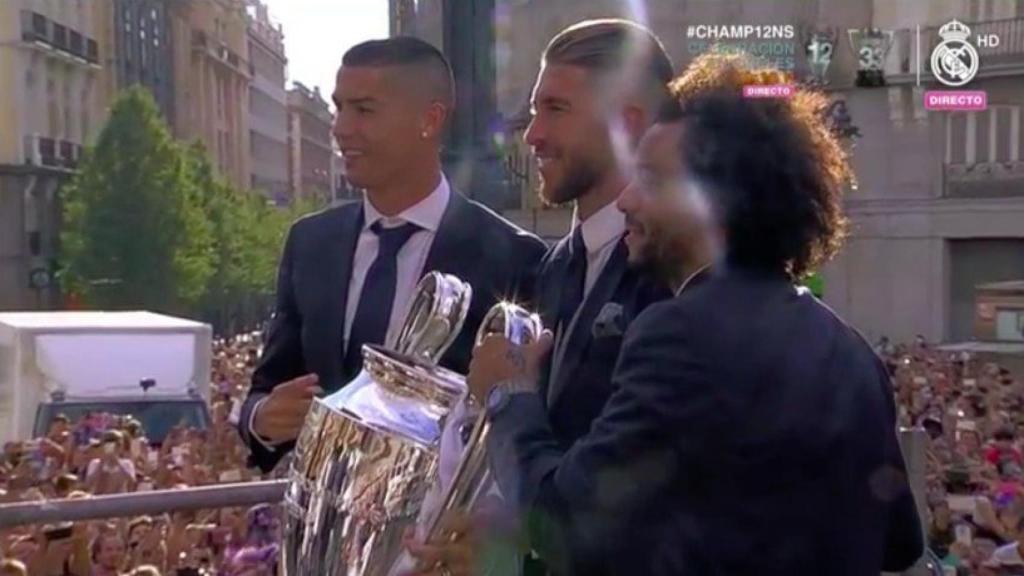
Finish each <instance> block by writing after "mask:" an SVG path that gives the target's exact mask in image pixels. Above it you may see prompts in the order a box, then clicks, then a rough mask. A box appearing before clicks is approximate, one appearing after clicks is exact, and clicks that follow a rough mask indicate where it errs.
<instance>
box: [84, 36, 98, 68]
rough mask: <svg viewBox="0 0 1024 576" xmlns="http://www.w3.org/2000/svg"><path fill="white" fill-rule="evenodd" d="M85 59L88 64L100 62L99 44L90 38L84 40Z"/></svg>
mask: <svg viewBox="0 0 1024 576" xmlns="http://www.w3.org/2000/svg"><path fill="white" fill-rule="evenodd" d="M85 59H86V60H87V61H88V62H89V63H90V64H99V62H100V50H99V45H98V44H97V43H96V41H95V40H93V39H92V38H89V39H87V40H86V41H85Z"/></svg>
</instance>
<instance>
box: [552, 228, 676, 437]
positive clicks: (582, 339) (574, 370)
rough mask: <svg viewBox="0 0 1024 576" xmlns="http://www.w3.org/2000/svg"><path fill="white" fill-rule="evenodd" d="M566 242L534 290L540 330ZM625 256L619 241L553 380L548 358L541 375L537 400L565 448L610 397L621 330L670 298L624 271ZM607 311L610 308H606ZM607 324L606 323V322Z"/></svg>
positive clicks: (556, 289) (564, 269)
mask: <svg viewBox="0 0 1024 576" xmlns="http://www.w3.org/2000/svg"><path fill="white" fill-rule="evenodd" d="M569 243H570V238H569V237H565V238H563V239H562V240H561V241H560V242H559V243H558V244H556V245H555V246H554V247H553V248H552V249H551V250H550V251H549V252H548V254H547V255H546V256H545V258H544V261H543V262H542V263H541V268H540V272H539V274H538V279H537V288H536V290H535V295H536V302H537V312H538V313H539V314H540V315H541V319H542V320H543V321H544V326H545V327H547V328H549V329H551V330H554V329H555V323H556V321H557V316H558V307H559V303H560V301H561V295H562V290H563V288H564V286H565V277H566V275H567V274H568V266H569V257H570V254H569ZM627 257H628V253H627V250H626V245H625V243H624V242H623V241H622V240H621V239H620V240H619V241H618V242H617V244H616V245H615V248H614V251H613V252H612V254H611V256H610V257H609V258H608V262H607V264H605V266H604V269H602V270H601V274H600V275H599V276H598V278H597V280H596V281H595V282H594V286H593V287H592V288H591V291H590V294H589V295H588V296H587V299H586V300H585V302H584V303H583V305H582V307H581V310H580V312H579V313H578V314H579V317H578V319H577V320H576V323H575V325H574V326H573V327H572V330H571V331H570V332H569V333H568V334H567V335H565V336H563V338H565V339H566V343H565V353H564V355H563V357H562V361H561V365H560V366H559V369H558V375H557V376H558V379H557V381H555V382H552V381H551V379H550V378H551V376H552V374H551V369H552V358H551V357H549V358H548V362H547V366H546V369H545V370H543V371H542V373H543V376H542V378H541V382H540V388H541V394H542V396H543V398H544V399H545V405H546V407H547V410H548V417H549V421H550V423H551V429H552V431H553V432H554V434H555V437H556V438H557V439H558V441H559V442H560V443H561V444H562V445H563V446H565V447H566V448H568V446H569V445H571V444H572V443H573V442H575V441H576V440H578V439H579V438H580V437H581V436H583V435H584V434H586V433H587V431H588V430H589V429H590V425H591V424H592V423H593V421H594V419H595V418H597V416H598V414H600V413H601V409H602V408H603V407H604V404H605V402H606V401H607V400H608V397H609V396H611V393H612V381H611V380H612V370H613V369H614V368H615V362H616V360H618V358H619V350H620V348H621V347H622V338H623V336H624V335H625V331H626V327H627V326H629V324H630V322H632V321H633V319H634V318H636V316H637V315H639V314H640V312H642V311H643V310H644V309H645V308H647V306H648V305H650V304H651V303H653V302H657V301H659V300H664V299H666V298H668V297H670V296H671V295H672V293H671V291H670V290H669V289H668V287H665V286H661V285H659V284H658V283H656V282H654V281H652V280H650V279H648V278H647V277H646V276H645V275H642V274H641V273H640V272H638V271H637V270H635V269H632V268H630V267H629V266H628V265H627ZM609 305H610V307H609ZM606 308H609V309H608V311H609V312H612V311H613V310H621V314H616V315H615V316H614V317H613V318H612V320H613V321H612V322H611V323H610V324H611V325H609V323H605V322H604V321H603V320H602V323H601V325H599V326H595V322H598V321H599V318H601V314H602V310H605V309H606ZM605 319H607V318H605Z"/></svg>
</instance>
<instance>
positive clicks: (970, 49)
mask: <svg viewBox="0 0 1024 576" xmlns="http://www.w3.org/2000/svg"><path fill="white" fill-rule="evenodd" d="M939 36H941V37H942V42H940V43H939V45H938V46H936V47H935V49H934V50H932V58H931V65H932V74H934V75H935V79H936V80H938V81H939V82H942V83H943V84H945V85H946V86H963V85H964V84H967V83H968V82H970V81H971V80H972V79H973V78H974V75H975V74H977V73H978V51H977V50H976V49H975V48H974V46H972V45H971V43H970V42H968V41H967V39H968V38H970V36H971V29H970V28H968V27H967V25H966V24H964V23H963V22H960V21H959V20H951V21H950V22H949V23H948V24H946V25H945V26H943V27H942V28H939Z"/></svg>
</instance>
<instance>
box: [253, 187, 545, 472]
mask: <svg viewBox="0 0 1024 576" xmlns="http://www.w3.org/2000/svg"><path fill="white" fill-rule="evenodd" d="M362 225H363V206H362V203H361V202H354V203H351V204H347V205H344V206H340V207H336V208H331V209H328V210H325V211H323V212H319V213H317V214H313V215H311V216H308V217H306V218H303V219H301V220H299V221H298V222H296V223H295V224H294V225H293V226H292V228H291V230H290V231H289V233H288V239H287V241H286V242H285V247H284V253H283V255H282V258H281V264H280V268H279V270H278V280H277V301H276V305H275V313H274V317H273V319H272V320H271V323H270V327H269V329H268V331H267V337H266V340H265V342H266V344H265V346H264V350H263V356H262V357H261V358H260V361H259V364H258V365H257V367H256V371H255V373H254V374H253V382H252V388H251V389H250V391H249V396H248V397H247V398H246V400H245V403H244V404H243V405H242V409H241V413H240V417H239V430H240V431H241V433H242V437H243V439H245V441H246V443H247V444H248V445H249V448H250V450H251V458H250V460H251V462H252V464H254V465H257V466H259V467H260V468H262V469H263V470H265V471H266V470H270V469H272V468H273V467H274V465H275V464H276V463H277V462H278V460H280V458H281V457H282V456H283V455H284V454H285V453H287V452H288V451H289V450H291V448H292V445H291V444H285V445H282V446H280V447H278V448H277V449H275V450H274V451H272V452H271V451H268V450H266V449H265V448H264V447H263V446H262V445H261V444H260V443H259V442H257V441H256V439H255V438H252V437H251V435H250V434H249V429H248V423H249V419H250V415H251V412H252V409H253V407H254V406H255V405H256V403H257V402H258V401H259V400H260V399H261V398H263V397H264V396H266V395H267V394H269V393H270V391H271V390H273V388H274V387H275V386H277V385H278V384H280V383H282V382H286V381H288V380H291V379H292V378H295V377H297V376H301V375H303V374H307V373H310V372H314V373H316V374H317V375H318V376H319V377H320V386H321V387H322V388H324V390H325V391H326V392H333V391H335V390H338V389H339V388H341V387H342V386H344V385H345V384H347V382H346V381H344V378H343V375H342V361H343V358H344V354H345V347H346V342H345V341H344V326H345V318H344V315H345V302H346V301H347V298H348V286H349V279H350V275H351V272H352V259H353V257H354V254H355V247H356V241H357V239H358V237H359V233H360V231H361V230H362ZM544 250H545V245H544V243H543V242H542V241H541V240H540V239H539V238H537V237H536V236H534V235H532V234H529V233H527V232H525V231H523V230H522V229H520V228H518V227H516V226H515V225H513V224H511V223H510V222H508V221H507V220H504V219H503V218H501V217H500V216H498V215H497V214H495V213H494V212H492V211H490V210H489V209H487V208H486V207H484V206H483V205H481V204H478V203H476V202H472V201H470V200H467V199H466V198H465V197H463V196H462V195H460V194H459V193H457V192H456V191H455V190H452V193H451V199H450V200H449V203H448V207H447V208H446V210H445V213H444V216H443V217H442V219H441V224H440V226H439V227H438V231H437V234H436V236H435V237H434V241H433V243H432V245H431V247H430V252H429V253H428V255H427V260H426V264H425V265H424V268H423V273H424V274H426V273H428V272H431V271H434V270H437V271H440V272H444V273H448V274H454V275H455V276H458V277H459V278H461V279H462V280H464V281H466V282H469V283H470V285H471V286H472V287H473V299H472V301H471V303H470V309H469V314H468V316H467V318H466V322H465V324H464V325H463V328H462V332H461V333H460V334H459V336H458V337H457V339H456V340H455V342H454V343H453V344H452V346H451V347H450V348H449V349H448V351H447V352H446V353H445V355H444V357H443V358H442V360H441V365H443V366H444V367H446V368H449V369H452V370H455V371H456V372H459V373H465V372H466V371H467V370H468V368H469V361H470V358H471V355H472V352H473V344H474V342H473V340H474V337H475V335H476V330H477V327H478V326H479V325H480V322H481V321H482V320H483V316H484V315H485V314H486V313H487V311H488V310H489V309H490V308H491V306H492V305H494V303H495V302H497V301H498V300H499V299H501V298H512V297H515V298H517V299H520V300H521V299H524V298H528V297H529V294H528V293H527V292H528V291H529V289H530V287H531V286H532V283H533V282H534V281H535V274H536V267H537V264H538V262H539V260H540V258H541V257H542V256H543V254H544ZM524 290H525V291H524Z"/></svg>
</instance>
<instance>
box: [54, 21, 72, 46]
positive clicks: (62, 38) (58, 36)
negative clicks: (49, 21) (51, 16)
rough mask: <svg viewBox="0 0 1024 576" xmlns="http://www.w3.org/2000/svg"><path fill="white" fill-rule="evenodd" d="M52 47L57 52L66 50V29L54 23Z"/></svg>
mask: <svg viewBox="0 0 1024 576" xmlns="http://www.w3.org/2000/svg"><path fill="white" fill-rule="evenodd" d="M53 47H54V48H57V49H58V50H67V49H68V29H67V28H66V27H64V26H62V25H60V24H57V23H56V22H54V23H53Z"/></svg>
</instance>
